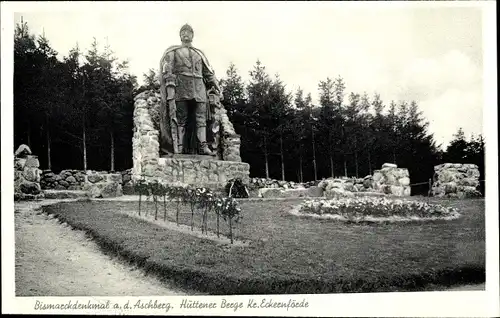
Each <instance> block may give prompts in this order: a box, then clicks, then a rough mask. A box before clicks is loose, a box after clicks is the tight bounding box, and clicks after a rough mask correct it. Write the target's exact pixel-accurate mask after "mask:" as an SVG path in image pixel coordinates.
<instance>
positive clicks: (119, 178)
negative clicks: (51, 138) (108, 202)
mask: <svg viewBox="0 0 500 318" xmlns="http://www.w3.org/2000/svg"><path fill="white" fill-rule="evenodd" d="M130 174H131V170H130V169H129V170H126V171H123V172H116V173H111V172H107V171H93V170H87V172H86V173H85V171H83V170H62V171H61V172H59V173H54V172H52V171H50V170H44V171H43V172H42V176H41V182H40V183H41V188H42V189H43V190H59V191H86V192H87V195H88V196H90V197H93V198H97V197H104V198H106V197H116V196H121V195H122V188H123V186H124V184H123V180H126V181H127V183H126V184H127V186H130V187H132V186H131V185H129V183H130V179H131V177H130ZM130 194H132V193H130Z"/></svg>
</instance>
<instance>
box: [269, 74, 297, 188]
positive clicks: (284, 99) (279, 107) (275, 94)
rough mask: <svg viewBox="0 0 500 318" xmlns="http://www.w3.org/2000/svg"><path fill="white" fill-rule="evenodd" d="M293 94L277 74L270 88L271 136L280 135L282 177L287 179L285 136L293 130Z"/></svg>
mask: <svg viewBox="0 0 500 318" xmlns="http://www.w3.org/2000/svg"><path fill="white" fill-rule="evenodd" d="M291 99H292V96H291V95H290V94H289V93H287V92H286V88H285V85H284V83H283V81H281V79H280V77H279V75H278V74H276V76H275V79H274V81H273V82H272V84H271V87H270V89H269V97H268V102H269V115H270V116H271V120H272V122H273V125H272V126H271V127H275V128H274V129H272V128H271V134H270V136H271V138H273V139H274V137H278V140H279V149H280V151H279V156H280V162H281V179H282V180H283V181H284V180H285V151H284V149H285V148H284V138H283V136H285V135H287V136H290V135H291V132H292V130H293V125H292V123H293V120H292V114H293V113H292V109H291V107H290V106H291Z"/></svg>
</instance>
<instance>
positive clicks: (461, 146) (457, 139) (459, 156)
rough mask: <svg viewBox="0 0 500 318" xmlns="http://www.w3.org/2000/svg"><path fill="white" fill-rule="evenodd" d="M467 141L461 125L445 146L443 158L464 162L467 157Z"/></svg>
mask: <svg viewBox="0 0 500 318" xmlns="http://www.w3.org/2000/svg"><path fill="white" fill-rule="evenodd" d="M467 148H468V143H467V140H466V138H465V133H464V131H463V129H462V127H460V128H458V131H457V132H456V133H455V134H454V135H453V139H452V140H451V142H450V144H449V145H448V147H447V148H446V155H445V158H444V159H445V160H446V161H449V162H464V160H465V159H466V157H467Z"/></svg>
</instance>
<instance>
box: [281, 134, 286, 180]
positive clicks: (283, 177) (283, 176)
mask: <svg viewBox="0 0 500 318" xmlns="http://www.w3.org/2000/svg"><path fill="white" fill-rule="evenodd" d="M280 156H281V180H283V181H285V156H284V154H283V136H282V135H280Z"/></svg>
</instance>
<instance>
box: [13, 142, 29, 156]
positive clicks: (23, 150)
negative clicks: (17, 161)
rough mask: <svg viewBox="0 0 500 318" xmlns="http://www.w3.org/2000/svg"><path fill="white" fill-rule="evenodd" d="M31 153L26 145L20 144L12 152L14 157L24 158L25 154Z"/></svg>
mask: <svg viewBox="0 0 500 318" xmlns="http://www.w3.org/2000/svg"><path fill="white" fill-rule="evenodd" d="M28 155H31V149H30V147H28V146H27V145H24V144H23V145H20V146H19V147H18V148H17V150H16V151H15V152H14V157H16V158H26V156H28Z"/></svg>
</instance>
